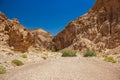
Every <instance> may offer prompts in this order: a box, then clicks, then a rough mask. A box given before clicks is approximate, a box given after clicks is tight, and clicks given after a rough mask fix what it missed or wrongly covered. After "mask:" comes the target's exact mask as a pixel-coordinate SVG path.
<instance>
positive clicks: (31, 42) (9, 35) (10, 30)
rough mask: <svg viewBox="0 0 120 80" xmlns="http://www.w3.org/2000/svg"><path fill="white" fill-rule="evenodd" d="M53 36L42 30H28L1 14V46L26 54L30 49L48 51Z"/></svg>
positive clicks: (15, 20)
mask: <svg viewBox="0 0 120 80" xmlns="http://www.w3.org/2000/svg"><path fill="white" fill-rule="evenodd" d="M52 38H53V37H52V35H50V34H49V33H48V32H46V31H44V30H42V29H36V30H27V29H26V28H25V27H23V26H22V25H21V24H20V23H19V21H18V20H17V19H13V20H10V19H8V18H7V17H6V16H5V15H4V14H3V13H1V12H0V46H6V47H9V48H12V49H14V50H16V51H22V52H26V51H27V50H28V48H30V47H32V49H35V48H37V49H40V50H48V49H51V46H52Z"/></svg>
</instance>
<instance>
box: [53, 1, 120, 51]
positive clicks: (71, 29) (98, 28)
mask: <svg viewBox="0 0 120 80" xmlns="http://www.w3.org/2000/svg"><path fill="white" fill-rule="evenodd" d="M53 42H54V43H55V48H56V50H60V49H64V48H72V49H76V50H81V49H83V48H87V49H89V48H91V49H95V50H100V51H101V50H104V49H113V48H116V47H118V46H120V1H119V0H96V3H95V5H94V7H93V8H92V9H90V10H89V11H88V13H86V14H85V15H83V16H81V17H79V18H77V19H75V20H74V21H72V22H70V23H69V24H68V25H67V26H66V28H65V29H64V30H63V31H62V32H60V33H58V34H57V35H56V36H55V37H54V39H53Z"/></svg>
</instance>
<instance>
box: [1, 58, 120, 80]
mask: <svg viewBox="0 0 120 80" xmlns="http://www.w3.org/2000/svg"><path fill="white" fill-rule="evenodd" d="M0 77H1V78H0V80H120V65H117V64H114V65H113V64H111V63H108V62H104V61H102V60H99V59H94V58H92V59H91V58H90V59H89V58H83V57H75V58H58V59H55V60H50V61H45V62H43V63H37V64H32V65H26V66H23V67H21V68H20V69H16V70H13V71H11V72H8V73H7V74H5V75H2V76H0ZM2 77H3V79H2Z"/></svg>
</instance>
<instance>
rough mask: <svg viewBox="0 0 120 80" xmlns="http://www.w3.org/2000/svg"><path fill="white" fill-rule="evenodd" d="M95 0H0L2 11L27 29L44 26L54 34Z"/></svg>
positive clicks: (88, 7)
mask: <svg viewBox="0 0 120 80" xmlns="http://www.w3.org/2000/svg"><path fill="white" fill-rule="evenodd" d="M94 3H95V0H0V11H1V12H3V13H4V14H5V15H6V16H7V17H8V18H10V19H13V18H17V19H18V20H19V21H20V23H21V24H22V25H23V26H25V27H26V28H27V29H36V28H42V29H44V30H46V31H48V32H49V33H51V34H52V35H56V34H57V33H58V32H60V31H61V30H63V29H64V28H65V26H66V25H67V24H68V23H69V22H70V21H72V20H74V19H76V18H78V17H80V16H82V15H83V14H85V13H87V11H88V10H89V9H90V8H92V7H93V5H94Z"/></svg>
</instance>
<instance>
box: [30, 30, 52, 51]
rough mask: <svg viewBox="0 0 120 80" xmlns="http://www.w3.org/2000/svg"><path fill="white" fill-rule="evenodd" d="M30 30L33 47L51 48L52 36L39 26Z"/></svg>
mask: <svg viewBox="0 0 120 80" xmlns="http://www.w3.org/2000/svg"><path fill="white" fill-rule="evenodd" d="M30 32H31V33H32V34H33V36H34V38H35V44H33V47H35V48H40V49H42V50H49V49H51V46H52V38H53V36H52V35H51V34H50V33H48V32H46V31H44V30H43V29H40V28H39V29H35V30H31V31H30Z"/></svg>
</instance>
